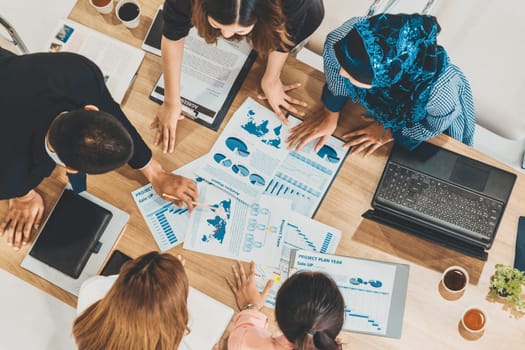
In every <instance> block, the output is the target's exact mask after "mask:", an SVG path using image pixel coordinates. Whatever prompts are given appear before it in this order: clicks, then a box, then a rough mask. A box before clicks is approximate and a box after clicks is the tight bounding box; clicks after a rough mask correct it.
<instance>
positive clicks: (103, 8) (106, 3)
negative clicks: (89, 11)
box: [89, 0, 113, 14]
mask: <svg viewBox="0 0 525 350" xmlns="http://www.w3.org/2000/svg"><path fill="white" fill-rule="evenodd" d="M89 3H90V5H91V6H93V7H94V8H95V10H97V11H98V12H100V13H102V14H107V13H110V12H111V11H113V0H89Z"/></svg>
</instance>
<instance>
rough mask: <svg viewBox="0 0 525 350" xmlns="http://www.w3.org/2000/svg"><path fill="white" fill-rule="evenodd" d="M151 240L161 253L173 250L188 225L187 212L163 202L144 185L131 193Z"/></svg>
mask: <svg viewBox="0 0 525 350" xmlns="http://www.w3.org/2000/svg"><path fill="white" fill-rule="evenodd" d="M131 194H132V196H133V199H134V200H135V202H136V203H137V206H138V207H139V210H140V213H141V214H142V216H143V217H144V220H145V221H146V224H147V225H148V228H149V229H150V231H151V233H152V235H153V238H154V239H155V241H156V242H157V245H158V246H159V249H160V250H161V251H166V250H168V249H170V248H173V247H174V246H176V245H177V244H179V243H181V242H182V241H183V240H184V235H185V233H186V229H187V227H188V223H189V212H188V209H187V208H186V207H184V208H178V207H177V206H176V205H175V204H173V203H171V202H168V201H165V200H164V199H162V198H161V197H159V196H158V195H157V194H156V193H155V191H154V190H153V186H151V185H146V186H144V187H141V188H139V189H137V190H135V191H133V192H132V193H131Z"/></svg>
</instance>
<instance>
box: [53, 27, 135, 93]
mask: <svg viewBox="0 0 525 350" xmlns="http://www.w3.org/2000/svg"><path fill="white" fill-rule="evenodd" d="M44 50H45V51H49V52H74V53H78V54H80V55H83V56H86V57H87V58H89V59H90V60H92V61H93V62H95V63H96V64H97V65H98V67H99V68H100V70H101V71H102V73H103V74H104V79H105V81H106V85H107V87H108V89H109V92H110V93H111V96H112V97H113V99H114V100H115V101H116V102H118V103H121V102H122V99H123V98H124V95H125V94H126V91H127V90H128V88H129V86H130V85H131V83H132V82H133V80H134V79H135V76H136V74H137V70H138V69H139V66H140V64H141V63H142V60H143V58H144V51H142V50H141V49H139V48H136V47H133V46H131V45H129V44H126V43H124V42H122V41H120V40H117V39H115V38H112V37H110V36H108V35H106V34H102V33H99V32H97V31H96V30H94V29H91V28H89V27H86V26H84V25H82V24H80V23H77V22H75V21H72V20H69V19H62V20H60V21H59V22H58V23H57V26H56V28H55V30H54V31H53V32H52V34H51V36H50V38H49V40H48V42H47V44H46V46H45V47H44Z"/></svg>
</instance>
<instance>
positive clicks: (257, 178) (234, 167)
mask: <svg viewBox="0 0 525 350" xmlns="http://www.w3.org/2000/svg"><path fill="white" fill-rule="evenodd" d="M235 149H237V148H235ZM213 160H215V161H216V162H217V163H218V164H221V165H223V166H224V167H225V168H231V171H232V172H233V173H234V174H236V175H239V176H241V177H248V179H249V182H250V183H251V184H252V185H254V186H257V187H262V186H265V185H266V180H265V179H264V177H262V176H261V175H259V174H250V169H248V167H246V166H245V165H242V164H233V162H232V160H231V159H229V158H227V157H226V156H225V155H224V154H222V153H215V154H214V155H213Z"/></svg>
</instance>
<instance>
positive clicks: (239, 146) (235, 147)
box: [225, 137, 250, 157]
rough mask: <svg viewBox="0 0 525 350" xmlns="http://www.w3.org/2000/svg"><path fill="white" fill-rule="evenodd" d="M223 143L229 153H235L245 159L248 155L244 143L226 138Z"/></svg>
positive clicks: (235, 138) (232, 138) (248, 152)
mask: <svg viewBox="0 0 525 350" xmlns="http://www.w3.org/2000/svg"><path fill="white" fill-rule="evenodd" d="M225 143H226V147H228V149H229V150H230V151H232V152H234V153H237V154H238V155H240V156H241V157H247V156H248V155H249V154H250V151H249V150H248V146H247V145H246V143H244V141H242V140H241V139H239V138H237V137H228V138H227V139H226V142H225Z"/></svg>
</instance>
